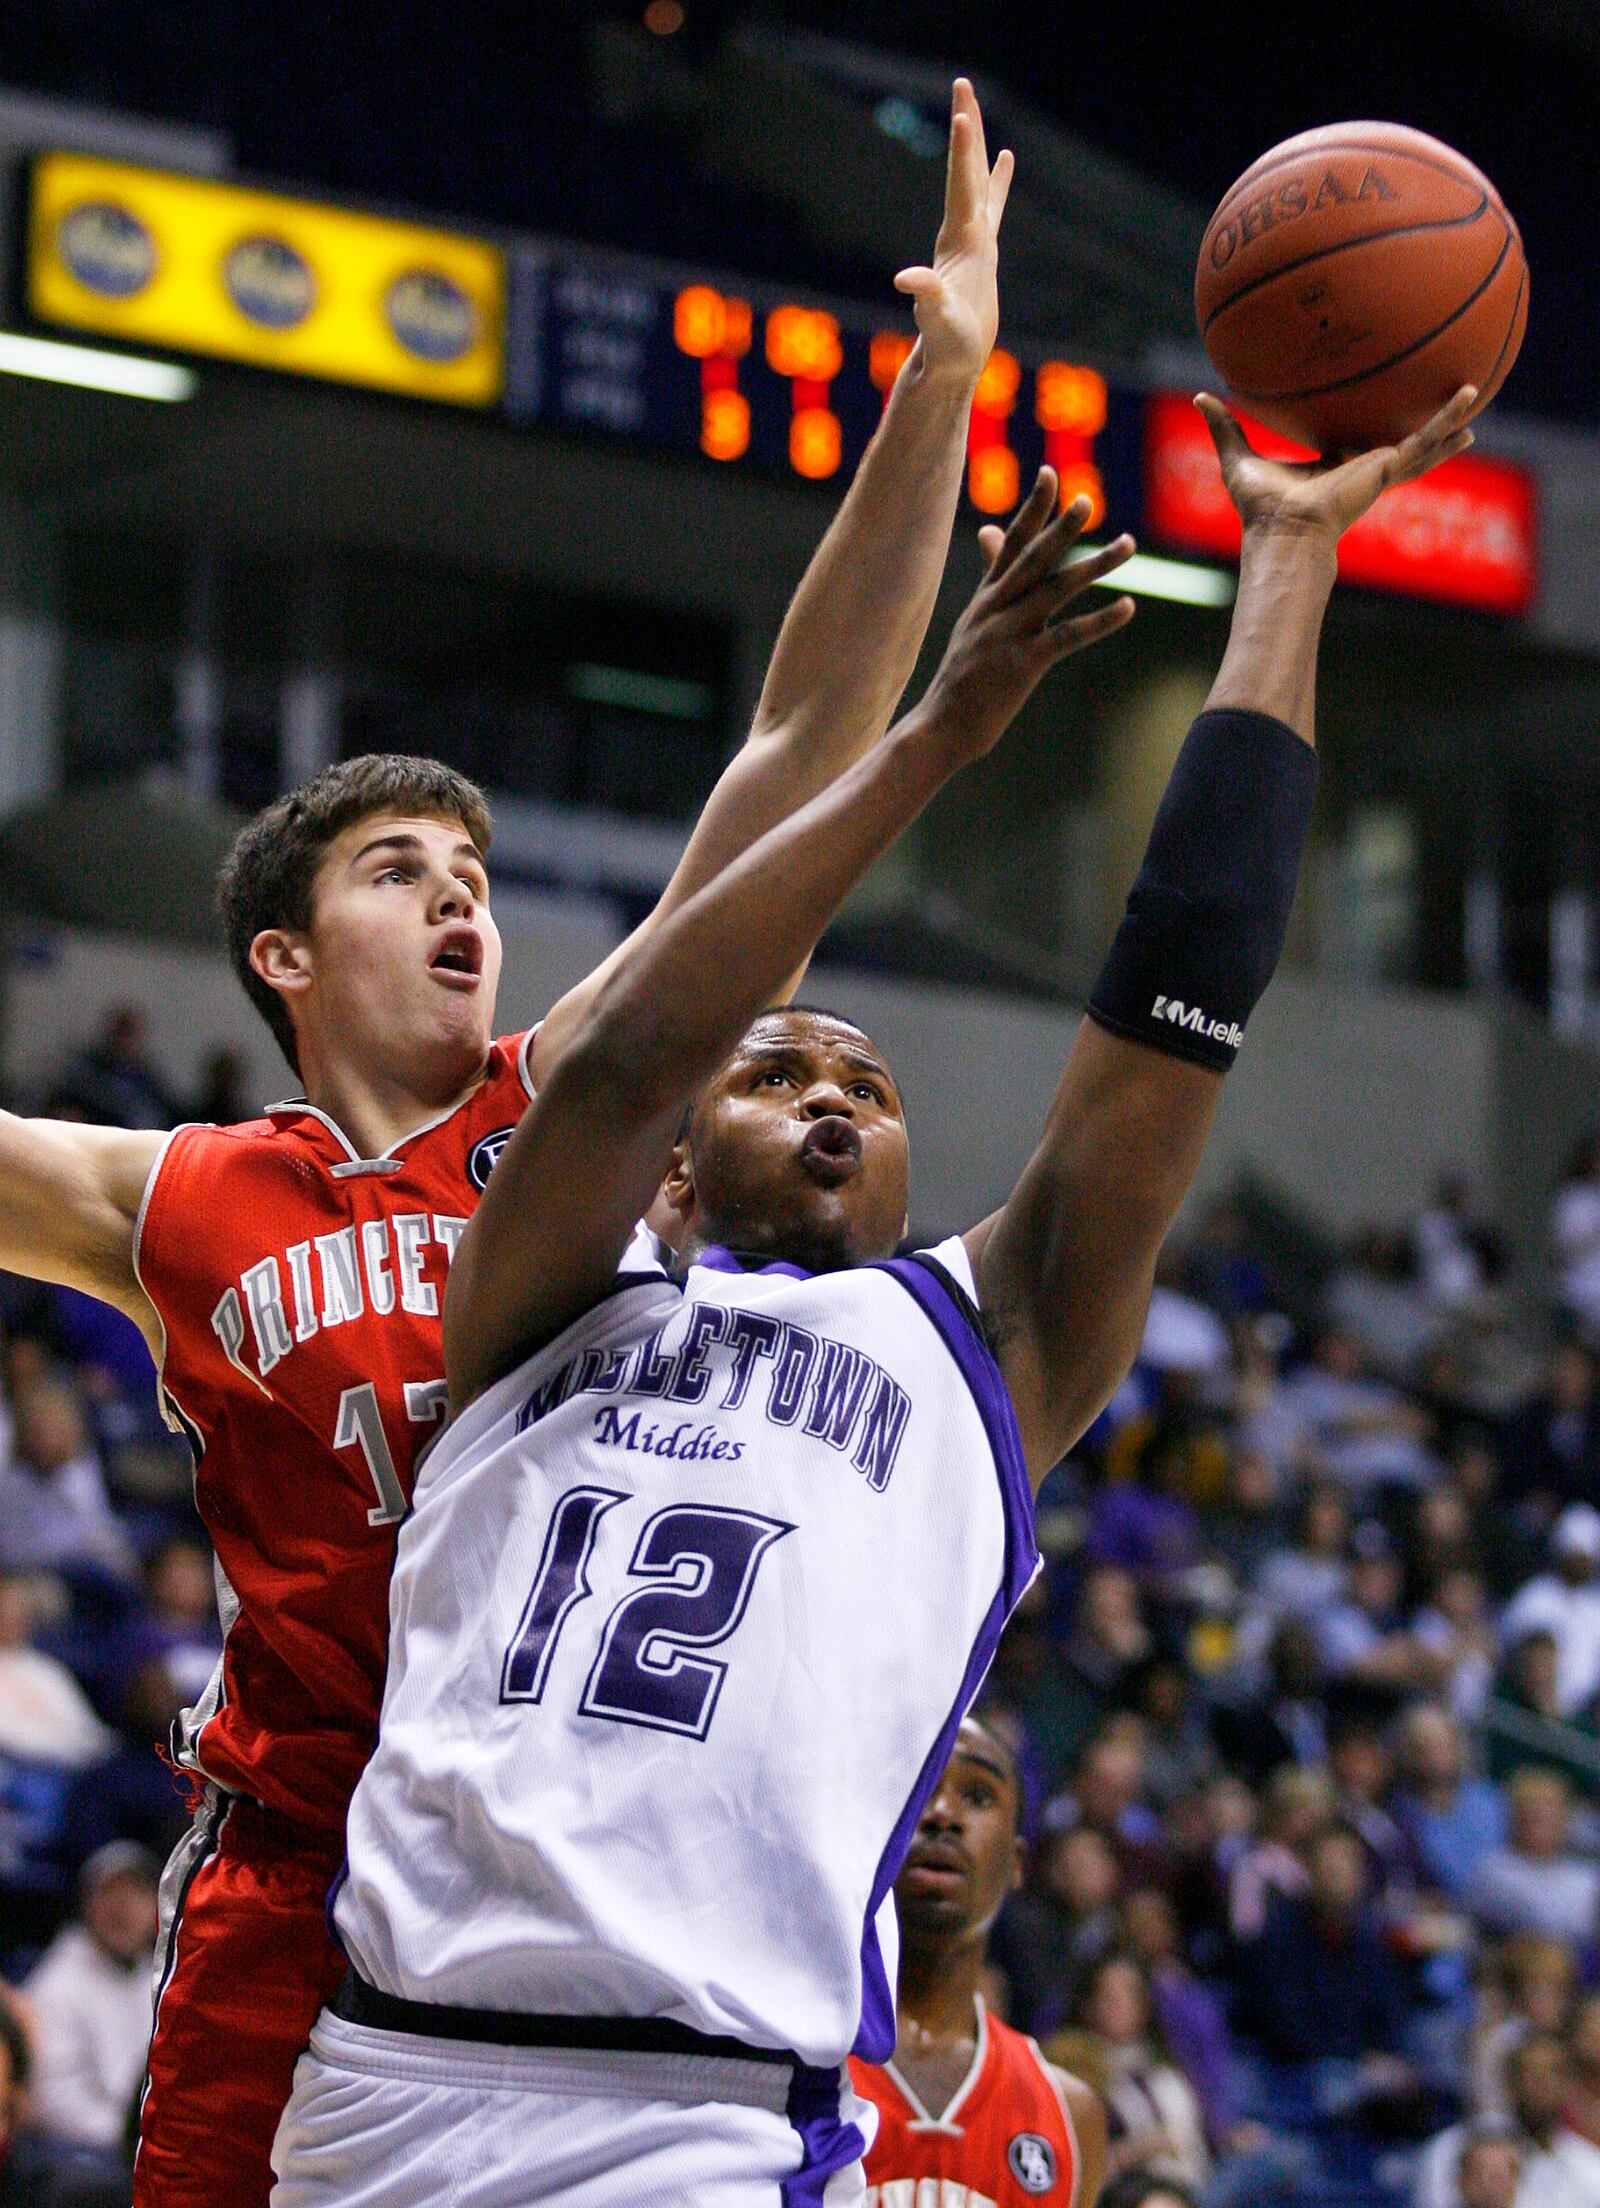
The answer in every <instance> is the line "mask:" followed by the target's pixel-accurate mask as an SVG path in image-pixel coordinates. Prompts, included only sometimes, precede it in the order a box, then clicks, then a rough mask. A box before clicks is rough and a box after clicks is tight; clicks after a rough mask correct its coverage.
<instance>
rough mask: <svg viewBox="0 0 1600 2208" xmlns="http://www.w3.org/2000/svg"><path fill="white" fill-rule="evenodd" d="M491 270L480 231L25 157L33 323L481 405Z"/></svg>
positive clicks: (495, 356)
mask: <svg viewBox="0 0 1600 2208" xmlns="http://www.w3.org/2000/svg"><path fill="white" fill-rule="evenodd" d="M505 285H506V278H505V262H504V259H503V257H502V255H501V253H500V251H499V249H498V248H497V247H495V246H493V245H490V244H487V243H486V242H484V241H483V240H482V239H479V238H469V237H461V236H458V235H456V234H455V233H454V232H451V231H447V230H430V229H426V228H424V227H423V226H422V225H421V224H419V223H410V222H395V221H391V220H390V219H389V218H388V217H386V216H382V215H362V214H353V213H351V212H349V211H347V210H345V209H343V208H337V207H320V206H316V205H313V204H311V203H310V202H308V201H304V200H296V199H286V198H283V197H280V196H279V195H278V194H277V193H273V192H258V191H253V190H250V189H249V188H247V187H245V186H242V185H236V184H219V183H213V182H212V181H211V180H210V179H208V178H203V177H191V176H173V175H169V174H167V173H165V172H163V171H159V170H154V169H140V168H134V167H132V166H130V165H129V164H128V163H126V162H121V161H101V160H96V159H94V158H92V157H91V156H88V155H84V154H76V153H46V154H42V155H41V156H40V157H39V159H38V160H37V161H36V162H35V164H34V168H33V189H32V201H31V209H30V217H29V234H28V304H29V307H30V308H31V310H32V312H33V313H34V314H35V315H37V316H38V318H39V319H40V320H41V321H44V322H51V323H56V324H65V325H66V326H68V327H69V328H72V329H79V330H94V331H97V332H99V333H100V334H102V335H103V336H106V337H119V338H123V339H126V340H127V341H128V342H130V343H134V344H146V345H159V346H163V347H166V348H168V349H169V350H171V351H174V352H189V353H209V354H213V355H216V356H218V357H220V358H222V359H226V360H238V361H245V362H248V363H249V364H250V365H252V366H255V367H264V368H282V369H287V370H290V371H291V372H293V373H296V374H299V375H304V376H320V377H326V378H329V379H332V380H333V381H335V382H339V383H353V384H363V385H366V386H368V387H369V388H371V389H374V390H380V391H403V392H408V393H410V394H412V395H413V396H416V397H419V398H430V399H447V400H451V401H453V402H454V403H455V404H457V405H460V406H491V405H493V404H494V402H495V401H496V400H497V399H498V398H499V396H500V391H501V386H502V384H503V381H504V374H505V360H504V349H505V348H504V327H505Z"/></svg>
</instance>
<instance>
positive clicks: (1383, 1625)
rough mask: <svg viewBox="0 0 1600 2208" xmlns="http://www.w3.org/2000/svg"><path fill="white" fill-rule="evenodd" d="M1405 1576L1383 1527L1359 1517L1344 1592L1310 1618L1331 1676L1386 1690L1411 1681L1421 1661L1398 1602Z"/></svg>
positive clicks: (1395, 1690)
mask: <svg viewBox="0 0 1600 2208" xmlns="http://www.w3.org/2000/svg"><path fill="white" fill-rule="evenodd" d="M1404 1577H1405V1574H1404V1570H1403V1567H1402V1565H1401V1561H1400V1555H1399V1551H1398V1550H1397V1549H1396V1548H1395V1545H1394V1542H1393V1541H1392V1540H1391V1538H1390V1536H1389V1533H1388V1530H1387V1528H1386V1527H1385V1526H1384V1525H1383V1523H1382V1521H1381V1520H1380V1519H1377V1518H1366V1519H1363V1520H1362V1522H1361V1524H1360V1525H1359V1526H1357V1527H1356V1529H1355V1531H1354V1532H1353V1533H1352V1534H1351V1536H1350V1576H1349V1581H1348V1584H1347V1586H1346V1588H1345V1592H1344V1595H1343V1596H1342V1597H1341V1599H1340V1600H1339V1601H1337V1602H1335V1603H1332V1604H1330V1605H1329V1607H1328V1608H1327V1609H1326V1610H1324V1611H1323V1612H1322V1613H1321V1615H1320V1616H1319V1617H1318V1618H1317V1619H1315V1620H1314V1621H1313V1622H1314V1626H1315V1630H1316V1635H1317V1642H1318V1646H1319V1648H1320V1651H1321V1655H1322V1661H1323V1663H1324V1664H1325V1665H1326V1666H1327V1668H1328V1672H1329V1674H1330V1676H1331V1677H1332V1678H1334V1679H1336V1680H1340V1681H1343V1682H1345V1683H1347V1684H1348V1685H1349V1686H1351V1687H1360V1688H1366V1689H1370V1690H1372V1691H1373V1692H1376V1693H1379V1694H1387V1695H1390V1696H1398V1695H1401V1694H1403V1693H1404V1692H1405V1691H1406V1689H1407V1688H1408V1687H1410V1686H1412V1685H1413V1684H1414V1683H1415V1681H1416V1679H1417V1677H1418V1674H1419V1671H1420V1668H1421V1667H1420V1665H1419V1662H1418V1651H1417V1645H1416V1643H1415V1641H1413V1640H1412V1638H1411V1635H1410V1633H1409V1632H1408V1631H1407V1629H1406V1621H1405V1614H1404V1612H1403V1610H1402V1609H1401V1606H1400V1595H1401V1589H1402V1586H1403V1583H1404Z"/></svg>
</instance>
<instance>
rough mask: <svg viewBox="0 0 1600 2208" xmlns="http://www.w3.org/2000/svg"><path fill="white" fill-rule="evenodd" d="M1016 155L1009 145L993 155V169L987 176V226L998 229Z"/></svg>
mask: <svg viewBox="0 0 1600 2208" xmlns="http://www.w3.org/2000/svg"><path fill="white" fill-rule="evenodd" d="M1016 168H1017V163H1016V157H1015V155H1014V154H1013V153H1012V152H1011V149H1010V147H1009V146H1007V147H1005V148H1003V149H1002V150H1001V151H1000V152H999V153H998V154H996V156H995V163H994V171H993V174H992V175H991V176H990V178H989V227H990V229H991V230H998V229H999V227H1000V217H1001V216H1002V215H1003V214H1004V213H1005V211H1006V201H1007V199H1008V198H1009V197H1010V194H1011V179H1012V177H1013V176H1014V175H1015V174H1016Z"/></svg>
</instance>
